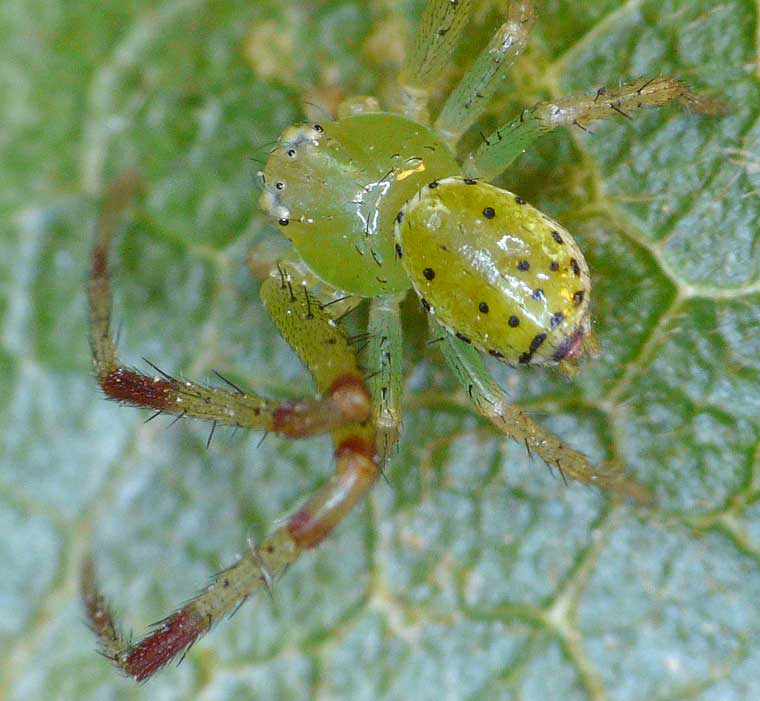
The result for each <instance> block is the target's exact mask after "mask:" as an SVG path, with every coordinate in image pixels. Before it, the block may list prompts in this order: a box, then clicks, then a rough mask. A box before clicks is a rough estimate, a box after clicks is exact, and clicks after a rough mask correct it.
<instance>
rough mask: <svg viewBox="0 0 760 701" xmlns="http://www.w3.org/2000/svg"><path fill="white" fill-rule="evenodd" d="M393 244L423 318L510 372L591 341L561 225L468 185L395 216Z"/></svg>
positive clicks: (584, 296)
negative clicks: (585, 338)
mask: <svg viewBox="0 0 760 701" xmlns="http://www.w3.org/2000/svg"><path fill="white" fill-rule="evenodd" d="M396 243H397V244H398V249H397V250H398V252H399V254H400V256H401V262H402V265H403V266H404V268H405V269H406V271H407V274H408V275H409V278H410V279H411V281H412V285H413V286H414V289H415V290H416V291H417V294H418V295H419V296H420V298H421V299H422V304H423V306H424V307H425V309H426V310H427V311H428V312H430V313H431V314H435V315H436V317H437V319H438V321H439V322H440V323H441V324H443V325H444V326H445V327H446V328H447V329H448V330H449V331H451V332H452V333H454V334H456V336H458V337H459V338H460V339H462V340H463V341H466V342H471V343H472V344H474V345H475V346H476V347H477V348H479V349H480V350H483V351H485V352H487V353H490V354H491V355H492V356H495V357H497V358H500V359H502V360H504V362H507V363H510V364H518V363H522V364H533V365H546V364H550V363H558V362H559V361H561V360H563V359H564V358H566V357H568V356H573V355H574V354H576V353H577V352H578V351H579V349H580V347H581V345H582V343H583V335H584V334H585V333H587V332H588V330H589V325H590V320H589V291H590V289H591V281H590V279H589V273H588V266H587V265H586V261H585V259H584V257H583V254H582V253H581V251H580V249H579V248H578V245H577V244H576V243H575V241H574V240H573V238H572V236H570V234H569V233H568V231H567V230H566V229H565V228H564V227H562V226H561V225H560V224H558V223H557V222H555V221H553V220H552V219H550V218H549V217H547V216H546V215H544V214H542V213H541V212H539V211H538V210H537V209H535V208H534V207H531V206H530V205H529V204H527V203H526V202H525V201H524V200H522V199H521V198H520V197H518V196H517V195H514V194H512V193H511V192H508V191H506V190H501V189H499V188H497V187H494V186H493V185H488V184H486V183H481V182H478V181H476V180H471V179H467V178H458V177H453V178H446V179H444V180H438V181H433V182H431V183H429V184H428V185H427V186H426V187H425V188H423V190H422V191H421V192H420V193H419V195H417V196H416V197H414V198H412V200H411V201H410V202H408V203H407V204H406V205H405V206H404V207H403V208H402V210H401V211H400V213H399V216H398V217H397V222H396Z"/></svg>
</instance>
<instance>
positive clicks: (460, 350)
mask: <svg viewBox="0 0 760 701" xmlns="http://www.w3.org/2000/svg"><path fill="white" fill-rule="evenodd" d="M434 332H435V333H440V335H441V336H442V337H443V340H442V342H441V343H440V344H439V347H440V348H441V352H442V353H443V355H444V357H445V358H446V361H447V363H448V364H449V365H450V366H451V368H452V369H453V370H454V373H455V375H456V376H457V379H458V380H459V381H460V383H461V384H462V386H463V387H464V388H465V390H466V391H467V393H468V395H469V397H470V399H471V400H472V402H473V404H474V405H475V407H476V408H477V410H478V411H479V412H480V413H481V414H482V415H483V416H485V417H486V418H487V419H488V420H489V421H490V422H491V423H492V424H493V425H494V426H495V427H496V428H497V429H498V430H499V431H501V432H502V433H504V434H505V435H507V436H509V437H510V438H512V439H514V440H516V441H519V442H520V443H524V444H525V446H526V447H527V449H528V450H529V451H530V452H532V453H535V454H536V455H538V456H539V457H540V458H541V459H542V460H543V461H544V462H545V463H546V464H547V465H549V466H550V467H556V468H557V469H559V471H560V473H561V474H562V475H563V477H569V478H571V479H574V480H576V481H578V482H583V483H585V484H591V485H595V486H597V487H601V488H602V489H606V490H609V491H611V492H616V493H618V494H621V495H623V496H626V497H629V498H632V499H634V500H636V501H638V502H639V503H642V504H648V503H650V502H651V501H652V500H653V495H652V493H651V492H650V491H649V489H647V488H646V487H645V486H643V485H642V484H640V483H639V482H637V481H636V479H635V478H634V477H633V476H631V475H627V474H626V473H625V472H624V470H623V469H621V468H620V467H619V466H617V465H614V464H613V465H605V466H603V467H594V466H593V465H592V464H591V463H590V462H589V460H588V458H587V457H586V456H585V455H583V453H579V452H578V451H577V450H573V449H572V448H570V447H569V446H567V445H565V444H564V443H563V442H562V441H561V440H560V439H559V438H558V437H557V436H556V435H554V434H553V433H552V432H551V431H548V430H547V429H545V428H543V427H542V426H540V425H539V424H537V423H536V422H535V421H533V419H531V418H530V417H529V416H528V415H527V414H526V413H525V412H524V411H523V410H522V409H520V408H519V407H517V406H515V405H514V404H512V403H511V402H510V401H509V398H508V397H507V395H506V393H505V392H504V390H502V389H501V388H500V387H499V386H498V384H496V382H495V380H494V379H493V378H492V377H491V374H490V373H489V372H488V370H487V369H486V367H485V364H484V362H483V358H482V356H481V355H480V353H479V352H478V351H477V350H476V349H475V348H473V347H472V346H471V345H467V344H465V343H464V342H462V341H460V340H459V339H457V338H454V337H453V336H451V334H449V333H447V332H446V331H445V330H443V329H441V328H440V327H437V328H436V329H434Z"/></svg>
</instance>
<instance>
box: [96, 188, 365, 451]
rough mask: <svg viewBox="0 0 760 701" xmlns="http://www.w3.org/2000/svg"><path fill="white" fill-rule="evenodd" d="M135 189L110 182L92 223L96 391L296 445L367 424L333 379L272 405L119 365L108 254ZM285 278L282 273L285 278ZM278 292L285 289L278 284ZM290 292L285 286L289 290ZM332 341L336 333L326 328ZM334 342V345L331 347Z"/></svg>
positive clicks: (356, 401) (357, 400)
mask: <svg viewBox="0 0 760 701" xmlns="http://www.w3.org/2000/svg"><path fill="white" fill-rule="evenodd" d="M135 188H136V178H135V176H134V175H127V176H123V177H122V178H119V179H118V180H116V181H114V183H113V184H112V185H111V186H110V188H109V190H108V192H107V193H106V197H105V201H104V204H103V209H102V214H101V217H100V219H99V221H98V223H97V229H96V236H95V245H94V247H93V251H92V268H91V278H90V284H89V290H88V297H89V306H90V344H91V347H92V359H93V364H94V366H95V373H96V376H97V379H98V383H99V385H100V387H101V389H102V390H103V392H104V393H105V395H106V396H107V397H108V398H109V399H114V400H117V401H120V402H122V403H123V404H129V405H132V406H142V407H148V408H151V409H154V410H155V411H157V412H159V413H167V414H175V415H178V416H189V417H195V418H200V419H206V420H209V421H213V422H216V423H219V424H226V425H230V426H241V427H245V428H252V429H262V430H265V431H271V432H273V433H279V434H282V435H286V436H289V437H291V438H300V437H304V436H310V435H314V434H315V433H324V432H326V431H332V430H334V429H335V428H337V427H340V426H342V425H345V424H346V423H351V422H353V421H356V420H359V419H363V418H364V417H366V415H367V413H368V411H369V408H368V403H367V400H366V397H364V396H363V395H362V393H361V392H357V391H356V387H354V386H349V385H347V384H346V383H345V382H344V381H343V380H341V379H340V378H338V380H336V385H335V386H334V387H326V388H323V389H322V391H323V392H324V396H323V397H321V398H318V399H313V398H306V399H300V400H294V401H274V400H271V399H266V398H264V397H261V396H258V395H256V394H251V393H249V392H245V391H243V390H242V389H240V388H238V387H235V386H230V389H226V388H217V387H206V386H203V385H200V384H197V383H195V382H190V381H188V380H184V379H182V380H181V379H178V378H176V377H172V376H171V375H168V374H166V373H164V372H162V371H160V370H158V368H155V367H154V370H155V371H156V372H155V374H153V375H149V374H145V373H142V372H139V371H137V370H135V369H133V368H129V367H127V366H125V365H124V364H123V363H122V362H121V360H120V359H119V357H118V353H117V350H116V344H115V342H114V336H113V330H112V324H111V306H112V297H111V283H110V276H109V269H108V254H109V249H110V244H111V241H112V239H113V237H114V235H115V233H116V232H117V230H118V223H119V219H120V217H121V214H122V212H123V210H124V208H125V207H126V206H127V204H128V203H129V200H130V199H131V196H132V194H133V192H134V190H135ZM283 275H284V273H283ZM283 284H284V283H283ZM288 284H290V283H288ZM298 294H299V296H300V297H302V298H303V300H304V301H305V303H306V304H307V305H309V304H310V303H311V302H313V306H314V308H315V310H316V308H317V307H319V306H320V305H319V304H318V303H317V302H316V300H313V299H312V298H311V297H310V294H309V292H308V291H307V289H306V288H305V287H301V288H299V289H298ZM330 328H331V329H332V333H334V334H335V335H336V336H338V335H339V334H338V330H337V329H335V328H333V327H330ZM336 342H337V341H336Z"/></svg>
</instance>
